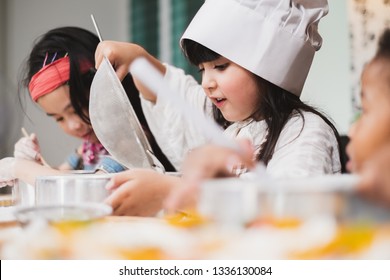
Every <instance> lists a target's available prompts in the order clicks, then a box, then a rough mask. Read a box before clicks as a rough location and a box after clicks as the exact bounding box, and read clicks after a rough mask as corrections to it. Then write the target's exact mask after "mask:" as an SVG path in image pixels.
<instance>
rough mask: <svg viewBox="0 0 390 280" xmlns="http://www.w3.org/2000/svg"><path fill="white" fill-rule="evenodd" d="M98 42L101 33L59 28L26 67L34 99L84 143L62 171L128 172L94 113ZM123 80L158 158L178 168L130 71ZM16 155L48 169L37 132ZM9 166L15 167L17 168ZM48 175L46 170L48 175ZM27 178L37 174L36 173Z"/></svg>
mask: <svg viewBox="0 0 390 280" xmlns="http://www.w3.org/2000/svg"><path fill="white" fill-rule="evenodd" d="M98 43H99V39H98V37H97V36H96V35H94V34H93V33H91V32H89V31H87V30H84V29H81V28H77V27H62V28H56V29H53V30H50V31H48V32H47V33H46V34H44V35H43V36H42V37H41V38H40V39H39V40H38V41H37V43H36V44H35V46H34V47H33V49H32V51H31V53H30V55H29V58H28V61H27V64H26V66H25V68H26V69H25V75H24V77H23V80H22V85H23V86H25V87H27V88H28V91H29V94H30V96H31V99H32V100H33V101H34V102H36V103H37V104H38V105H39V106H40V108H41V109H42V110H43V111H44V112H46V114H47V115H48V116H50V117H52V118H53V119H54V120H55V121H56V122H57V123H58V125H59V126H60V127H61V128H62V130H64V132H65V133H67V134H69V135H71V136H74V137H76V138H80V139H82V144H81V146H80V147H78V148H77V149H76V151H75V152H74V153H72V154H71V155H70V156H69V157H68V158H67V160H66V161H65V162H64V163H63V164H61V165H60V166H59V167H58V170H92V171H94V170H103V171H105V172H109V173H113V172H119V171H123V170H124V167H123V166H122V165H120V164H119V163H118V162H116V161H115V160H114V159H112V158H111V157H110V156H109V154H108V152H107V151H106V149H105V148H104V147H103V145H102V144H101V143H100V142H99V140H98V138H97V137H96V135H95V133H94V130H93V128H92V126H91V123H90V120H89V116H88V108H89V94H90V86H91V83H92V80H93V77H94V74H95V72H96V70H95V68H94V65H95V60H94V53H95V49H96V47H97V45H98ZM122 84H123V86H124V88H125V90H126V92H127V94H128V97H129V99H130V101H131V103H132V105H133V108H134V110H135V112H136V114H137V116H138V118H139V121H140V123H141V125H142V126H143V127H144V129H145V130H146V135H150V136H151V137H150V138H149V141H150V143H151V146H152V149H153V150H154V152H155V154H156V156H157V158H158V159H159V160H160V161H161V162H162V163H163V165H164V167H165V168H166V169H167V170H169V171H172V170H173V167H172V166H171V165H170V163H169V161H168V160H167V159H166V158H165V156H164V155H163V154H162V152H161V150H160V149H159V147H158V146H157V144H156V142H155V141H154V138H153V136H152V135H151V133H150V131H149V128H148V125H147V123H146V120H145V117H144V115H143V113H142V109H141V104H140V99H139V95H138V91H137V89H136V87H135V85H134V83H133V80H132V79H131V77H130V75H128V76H127V77H126V78H125V80H123V81H122ZM14 156H15V159H17V160H19V163H20V162H23V161H26V160H27V161H30V163H29V165H31V164H32V163H31V162H33V163H37V164H39V166H40V167H42V168H43V166H42V159H41V152H40V147H39V143H38V139H37V137H36V135H34V134H31V135H30V136H29V137H23V138H21V139H20V140H19V141H18V142H17V143H16V144H15V152H14ZM9 163H10V164H9V165H11V166H13V165H14V164H15V162H14V160H9ZM11 163H13V164H11ZM40 167H37V168H36V169H35V171H36V170H37V169H40ZM0 169H1V168H0ZM8 169H9V170H13V169H16V167H14V168H8ZM17 169H20V168H17ZM23 169H24V168H23ZM0 171H1V170H0ZM15 172H16V171H15ZM15 172H14V173H15ZM18 172H19V171H18ZM36 172H38V173H42V172H40V171H36ZM51 172H52V171H51ZM11 173H12V172H11ZM31 173H34V172H31ZM47 173H48V171H47V170H45V171H44V174H47ZM49 173H50V172H49ZM3 177H4V176H3ZM15 177H19V176H15ZM27 177H28V178H30V179H33V178H34V176H32V175H31V176H27ZM22 179H23V178H22ZM32 182H33V181H32Z"/></svg>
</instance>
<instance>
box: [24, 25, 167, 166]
mask: <svg viewBox="0 0 390 280" xmlns="http://www.w3.org/2000/svg"><path fill="white" fill-rule="evenodd" d="M98 44H99V38H98V37H97V36H96V35H95V34H93V33H92V32H90V31H88V30H85V29H82V28H79V27H60V28H55V29H52V30H50V31H48V32H47V33H45V34H44V35H42V36H41V37H39V38H38V39H37V40H36V41H35V42H34V47H33V48H32V50H31V53H30V55H29V57H28V59H27V62H26V63H25V66H24V69H22V72H21V78H20V81H21V83H20V86H19V92H20V96H21V95H22V92H23V90H22V88H28V85H29V83H30V81H31V78H32V77H33V76H34V74H35V73H37V72H38V71H39V70H40V69H41V68H42V67H43V63H44V61H45V58H46V54H48V56H47V61H49V62H50V63H51V62H52V61H55V60H57V59H59V58H62V57H64V56H65V55H67V56H68V57H69V62H70V76H69V81H68V82H67V83H68V85H69V92H70V101H71V104H72V106H73V108H74V110H75V112H76V114H77V115H78V116H79V117H80V118H81V119H82V120H83V121H84V122H86V123H88V124H90V123H91V122H90V119H89V116H88V108H89V95H90V88H91V84H92V80H93V77H94V76H95V73H96V69H95V50H96V47H97V45H98ZM80 61H89V62H90V63H91V65H92V67H91V69H89V71H88V72H87V73H84V74H82V73H81V72H80ZM122 85H123V87H124V89H125V91H126V94H127V96H128V98H129V100H130V102H131V105H132V106H133V108H134V111H135V113H136V115H137V117H138V119H139V121H140V123H141V125H142V127H143V128H144V131H145V133H146V135H148V140H149V141H150V145H151V146H152V149H153V151H154V152H155V155H156V156H157V158H158V159H159V160H160V161H161V163H162V164H163V165H164V167H165V169H166V170H167V171H173V170H174V167H173V166H172V165H171V163H170V162H169V161H168V159H167V158H166V157H165V155H164V154H163V153H162V152H161V149H160V147H159V146H158V145H157V143H156V141H155V139H154V137H153V135H152V134H151V132H150V129H149V126H148V124H147V122H146V119H145V116H144V114H143V111H142V107H141V101H140V98H139V93H138V90H137V88H136V86H135V84H134V81H133V79H132V77H131V76H130V74H128V75H127V76H126V77H125V78H124V80H123V81H122ZM23 94H24V92H23Z"/></svg>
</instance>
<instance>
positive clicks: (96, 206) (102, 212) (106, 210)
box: [13, 202, 113, 223]
mask: <svg viewBox="0 0 390 280" xmlns="http://www.w3.org/2000/svg"><path fill="white" fill-rule="evenodd" d="M57 208H58V210H60V209H69V208H77V209H79V210H92V211H97V213H95V215H91V216H89V217H88V218H87V219H77V218H74V219H63V221H66V220H74V221H92V220H95V219H99V218H103V217H105V216H109V215H111V214H112V212H113V209H112V207H111V206H110V205H108V204H105V203H99V202H82V203H66V204H45V205H37V206H18V207H16V208H15V210H14V213H13V214H14V216H15V219H16V220H17V221H19V222H20V223H26V222H30V221H33V220H34V217H28V216H25V215H29V214H30V213H34V212H39V211H45V210H53V209H57ZM35 218H37V219H39V216H35ZM41 218H42V219H40V220H46V221H47V222H53V221H62V220H61V219H58V220H56V219H50V218H47V217H45V216H42V217H41Z"/></svg>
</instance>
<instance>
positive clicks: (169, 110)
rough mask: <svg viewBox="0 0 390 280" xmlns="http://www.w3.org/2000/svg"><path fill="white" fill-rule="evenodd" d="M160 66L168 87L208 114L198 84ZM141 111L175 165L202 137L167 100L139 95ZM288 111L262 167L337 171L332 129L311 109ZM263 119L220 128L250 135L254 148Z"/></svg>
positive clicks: (291, 173)
mask: <svg viewBox="0 0 390 280" xmlns="http://www.w3.org/2000/svg"><path fill="white" fill-rule="evenodd" d="M165 66H166V69H167V70H166V74H165V77H164V79H165V81H166V82H167V83H168V85H169V87H170V88H171V89H172V90H174V91H175V93H177V94H179V95H180V96H181V97H182V98H184V99H185V100H186V101H187V102H188V103H190V104H191V105H192V106H194V107H195V108H197V109H199V110H202V111H204V112H205V113H206V114H207V115H209V116H211V115H212V104H211V102H210V100H209V99H208V98H207V97H206V95H205V93H204V91H203V88H202V87H201V86H200V85H199V84H198V82H197V81H196V80H195V79H194V78H193V77H192V76H188V75H185V73H184V71H183V70H181V69H178V68H175V67H173V66H170V65H165ZM141 100H142V107H143V110H144V114H145V117H146V119H147V121H148V124H149V127H150V129H151V131H152V133H153V135H154V136H155V139H156V141H157V143H158V144H159V146H160V147H161V149H162V151H163V152H164V153H165V155H166V156H167V157H168V158H169V160H170V161H171V163H172V164H173V165H174V166H175V167H176V169H177V170H180V166H181V163H182V161H183V159H184V157H185V155H186V154H187V153H188V151H190V150H191V149H193V148H195V147H198V146H200V145H202V144H205V143H206V142H207V139H206V138H205V137H204V136H203V135H202V134H201V133H199V132H198V131H197V130H196V128H195V127H194V126H192V125H191V124H190V123H187V122H186V121H185V120H184V119H183V117H182V116H181V114H180V112H178V111H177V110H175V108H173V107H172V106H171V104H167V103H164V100H162V99H161V98H160V99H159V98H157V101H156V103H155V104H153V103H151V102H149V101H147V100H144V99H141ZM303 115H304V118H305V123H304V126H303V128H302V125H303V119H302V118H301V117H300V115H299V114H296V116H293V117H291V118H290V119H289V120H288V122H287V123H286V125H285V127H284V128H283V130H282V132H281V134H280V136H279V139H278V141H277V143H276V147H275V151H274V154H273V157H272V159H271V160H270V161H269V163H268V166H267V172H268V173H269V174H270V175H271V176H274V177H301V176H308V175H320V174H333V173H340V170H341V164H340V157H339V150H338V144H337V140H336V137H335V135H334V133H333V130H332V129H331V128H330V127H329V126H328V125H327V124H326V123H325V122H324V121H323V120H322V119H321V118H320V117H319V116H317V115H315V114H313V113H310V112H303ZM266 129H267V125H266V123H265V121H259V122H256V121H243V122H236V123H234V124H232V125H231V126H229V127H228V128H227V129H226V130H225V132H224V133H225V134H227V135H228V136H229V137H232V138H247V139H250V140H251V141H252V143H253V145H254V146H255V147H256V148H257V149H259V148H260V146H261V144H262V143H263V141H264V140H265V137H266Z"/></svg>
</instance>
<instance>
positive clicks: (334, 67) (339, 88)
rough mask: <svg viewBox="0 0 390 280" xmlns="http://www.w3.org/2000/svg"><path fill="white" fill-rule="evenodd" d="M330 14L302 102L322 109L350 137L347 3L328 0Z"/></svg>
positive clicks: (324, 24) (341, 131) (325, 19)
mask: <svg viewBox="0 0 390 280" xmlns="http://www.w3.org/2000/svg"><path fill="white" fill-rule="evenodd" d="M328 2H329V14H328V15H327V16H326V17H324V18H323V19H322V21H321V22H320V25H319V31H320V34H321V35H322V38H323V45H322V48H321V49H320V50H319V51H318V52H317V53H316V55H315V57H314V62H313V65H312V68H311V70H310V73H309V76H308V78H307V81H306V84H305V87H304V90H303V94H302V100H304V101H307V102H309V103H310V104H312V105H314V106H317V107H319V108H320V109H322V111H323V112H325V113H326V114H327V115H328V116H330V117H331V118H332V119H333V121H334V122H335V124H336V126H337V128H338V130H339V132H340V133H341V134H346V133H347V132H348V129H349V126H350V124H351V121H352V115H353V113H352V105H351V94H352V93H351V86H350V79H351V76H350V72H349V68H350V53H349V51H350V50H349V49H350V46H349V31H348V17H347V14H348V13H347V2H346V1H344V0H342V1H340V0H328Z"/></svg>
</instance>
